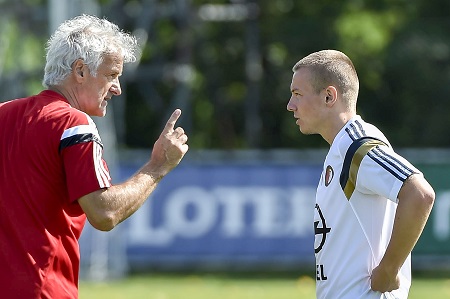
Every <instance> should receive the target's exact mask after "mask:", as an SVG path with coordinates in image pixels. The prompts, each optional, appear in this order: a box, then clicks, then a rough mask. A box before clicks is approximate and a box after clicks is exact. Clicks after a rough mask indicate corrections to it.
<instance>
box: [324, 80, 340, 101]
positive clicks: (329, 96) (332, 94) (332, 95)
mask: <svg viewBox="0 0 450 299" xmlns="http://www.w3.org/2000/svg"><path fill="white" fill-rule="evenodd" d="M336 99H337V89H336V87H334V86H332V85H330V86H328V87H327V88H325V104H327V105H333V104H334V103H335V102H336Z"/></svg>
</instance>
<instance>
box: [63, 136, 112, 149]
mask: <svg viewBox="0 0 450 299" xmlns="http://www.w3.org/2000/svg"><path fill="white" fill-rule="evenodd" d="M86 142H97V143H98V144H99V145H100V146H101V147H102V148H103V144H102V142H101V141H100V139H98V138H97V137H96V136H95V135H94V134H92V133H85V134H76V135H73V136H70V137H66V138H64V139H62V140H61V141H60V142H59V152H61V151H62V150H63V149H65V148H67V147H69V146H72V145H75V144H80V143H86Z"/></svg>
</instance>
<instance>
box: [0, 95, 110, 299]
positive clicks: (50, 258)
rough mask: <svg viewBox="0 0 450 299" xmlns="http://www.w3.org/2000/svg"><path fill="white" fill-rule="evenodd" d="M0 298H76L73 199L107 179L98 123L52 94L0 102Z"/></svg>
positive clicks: (76, 212)
mask: <svg viewBox="0 0 450 299" xmlns="http://www.w3.org/2000/svg"><path fill="white" fill-rule="evenodd" d="M0 157H1V165H0V269H1V271H0V286H1V290H2V291H1V292H2V295H1V297H2V298H5V299H6V298H27V299H30V298H40V299H41V298H58V299H60V298H78V272H79V258H80V253H79V246H78V239H79V237H80V234H81V231H82V229H83V226H84V224H85V220H86V216H85V214H84V213H83V210H82V209H81V207H80V205H79V204H78V201H77V199H79V198H80V197H82V196H84V195H86V194H89V193H91V192H93V191H96V190H99V189H101V188H107V187H109V186H111V184H110V180H111V179H110V176H109V172H108V169H107V165H106V163H105V162H104V161H103V159H102V144H101V140H100V137H99V134H98V132H97V128H96V126H95V124H94V122H93V121H92V119H91V118H90V117H89V116H88V115H86V114H85V113H83V112H81V111H79V110H77V109H75V108H72V107H71V106H70V105H69V103H68V102H67V101H66V100H65V99H64V98H63V97H62V96H61V95H59V94H58V93H56V92H53V91H50V90H46V91H43V92H41V93H40V94H38V95H36V96H32V97H29V98H23V99H17V100H13V101H9V102H5V103H1V104H0Z"/></svg>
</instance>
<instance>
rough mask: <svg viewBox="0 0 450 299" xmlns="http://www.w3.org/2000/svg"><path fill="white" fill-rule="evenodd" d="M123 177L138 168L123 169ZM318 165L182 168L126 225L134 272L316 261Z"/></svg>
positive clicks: (167, 179)
mask: <svg viewBox="0 0 450 299" xmlns="http://www.w3.org/2000/svg"><path fill="white" fill-rule="evenodd" d="M120 170H121V176H122V177H123V178H127V177H129V176H131V175H132V174H133V173H134V172H135V171H136V167H131V166H126V165H122V166H121V168H120ZM320 173H321V166H320V165H297V166H290V165H268V166H264V165H242V164H241V165H240V164H217V165H189V164H188V165H183V164H182V165H180V166H178V167H177V168H176V169H174V170H173V171H172V172H171V173H170V174H169V175H167V176H166V177H165V178H164V179H163V180H162V181H161V182H160V184H159V186H158V187H157V189H156V190H155V192H154V193H153V194H152V196H151V197H150V198H149V200H147V202H146V203H145V204H144V206H143V207H141V209H140V210H138V211H137V212H136V213H135V214H134V215H133V216H132V217H130V218H129V219H128V220H127V221H126V222H125V223H124V225H126V231H127V238H128V239H127V256H128V259H129V263H130V266H131V267H146V266H148V265H157V266H164V265H165V266H167V265H172V266H180V265H186V264H192V263H195V264H196V265H200V264H202V265H205V266H208V265H219V266H224V265H225V266H229V267H236V266H239V265H246V264H247V265H248V264H275V265H282V264H295V263H311V264H313V261H314V231H313V214H314V196H315V190H316V186H317V182H318V180H319V177H320Z"/></svg>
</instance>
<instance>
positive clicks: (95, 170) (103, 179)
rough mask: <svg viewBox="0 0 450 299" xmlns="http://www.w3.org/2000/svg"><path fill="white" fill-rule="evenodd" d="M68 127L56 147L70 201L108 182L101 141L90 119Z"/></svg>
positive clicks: (106, 185)
mask: <svg viewBox="0 0 450 299" xmlns="http://www.w3.org/2000/svg"><path fill="white" fill-rule="evenodd" d="M85 117H86V118H87V124H77V125H74V126H70V127H69V128H67V129H66V130H65V131H64V133H63V134H62V136H61V140H60V146H59V151H60V155H61V158H62V162H63V167H64V173H65V175H66V184H67V190H68V193H69V199H70V201H71V202H73V201H75V200H78V199H79V198H80V197H82V196H84V195H86V194H89V193H91V192H94V191H97V190H99V189H103V188H108V187H110V186H111V176H110V174H109V170H108V166H107V164H106V162H105V161H104V160H103V145H102V143H101V139H100V136H99V134H98V131H97V128H96V126H95V124H94V123H93V121H92V120H91V119H90V118H89V117H88V116H85Z"/></svg>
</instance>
